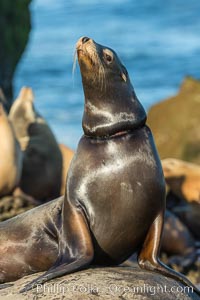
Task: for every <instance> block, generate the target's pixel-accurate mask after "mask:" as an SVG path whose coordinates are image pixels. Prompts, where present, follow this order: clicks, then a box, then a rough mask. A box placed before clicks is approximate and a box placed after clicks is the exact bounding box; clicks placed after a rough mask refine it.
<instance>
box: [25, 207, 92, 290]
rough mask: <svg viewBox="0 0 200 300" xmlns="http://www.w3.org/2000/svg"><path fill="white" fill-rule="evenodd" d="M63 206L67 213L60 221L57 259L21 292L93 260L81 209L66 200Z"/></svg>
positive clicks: (86, 226)
mask: <svg viewBox="0 0 200 300" xmlns="http://www.w3.org/2000/svg"><path fill="white" fill-rule="evenodd" d="M64 206H65V207H64V214H65V211H66V212H67V213H66V214H65V217H64V221H63V223H62V229H61V230H62V233H61V240H60V243H59V255H58V259H57V260H56V262H55V264H54V265H53V266H52V267H51V268H50V269H49V270H48V271H47V272H46V273H44V274H43V275H41V276H40V277H38V278H36V279H35V280H33V281H32V282H30V283H28V284H27V285H26V286H25V287H24V288H23V289H22V290H21V291H20V292H21V293H23V292H26V291H28V290H30V289H32V288H34V287H35V286H37V284H43V283H45V282H46V281H49V280H51V279H53V278H56V277H60V276H63V275H66V274H69V273H73V272H76V271H79V270H81V269H84V268H85V267H86V266H88V265H89V264H90V263H91V261H92V260H93V253H94V250H93V244H92V239H91V234H90V230H89V227H88V224H87V221H86V218H85V216H84V214H83V212H82V209H81V208H80V207H79V208H76V207H74V205H72V204H71V203H69V202H68V201H67V203H65V205H64Z"/></svg>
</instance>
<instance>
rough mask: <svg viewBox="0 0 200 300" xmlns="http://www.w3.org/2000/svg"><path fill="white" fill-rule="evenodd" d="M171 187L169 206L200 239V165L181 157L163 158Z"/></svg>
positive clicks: (165, 174) (164, 169)
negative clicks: (180, 158)
mask: <svg viewBox="0 0 200 300" xmlns="http://www.w3.org/2000/svg"><path fill="white" fill-rule="evenodd" d="M162 166H163V171H164V176H165V180H166V183H167V185H168V187H169V193H168V195H167V206H171V208H170V210H171V211H173V212H174V213H175V214H176V215H177V216H178V217H179V218H180V219H181V221H182V222H183V223H184V224H185V225H186V226H187V227H188V228H189V229H190V231H191V232H192V234H193V235H194V237H195V238H196V239H199V240H200V166H198V165H196V164H193V163H189V162H185V161H182V160H179V159H174V158H168V159H164V160H162Z"/></svg>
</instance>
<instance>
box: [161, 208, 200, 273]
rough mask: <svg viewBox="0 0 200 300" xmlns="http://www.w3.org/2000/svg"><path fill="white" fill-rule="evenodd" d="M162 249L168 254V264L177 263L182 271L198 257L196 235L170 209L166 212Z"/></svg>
mask: <svg viewBox="0 0 200 300" xmlns="http://www.w3.org/2000/svg"><path fill="white" fill-rule="evenodd" d="M161 251H162V252H165V253H167V254H168V256H169V257H168V265H171V266H173V265H177V266H178V267H179V269H180V270H182V271H184V269H185V268H188V267H189V266H191V265H192V264H193V263H194V262H195V260H196V258H197V252H196V247H195V239H194V237H193V236H192V234H191V232H190V231H189V230H188V228H187V227H186V226H185V225H184V224H183V223H182V222H181V221H180V220H179V218H177V217H176V216H175V215H174V214H172V213H171V212H170V211H169V210H166V212H165V224H164V230H163V236H162V243H161Z"/></svg>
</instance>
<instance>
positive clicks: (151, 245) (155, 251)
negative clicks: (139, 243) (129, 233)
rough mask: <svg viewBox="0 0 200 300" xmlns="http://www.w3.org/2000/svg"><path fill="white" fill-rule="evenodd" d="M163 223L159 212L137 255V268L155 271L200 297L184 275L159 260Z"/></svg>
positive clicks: (162, 215)
mask: <svg viewBox="0 0 200 300" xmlns="http://www.w3.org/2000/svg"><path fill="white" fill-rule="evenodd" d="M163 223H164V211H161V212H160V213H159V214H158V215H157V217H156V218H155V220H154V221H153V223H152V225H151V226H150V229H149V231H148V233H147V236H146V239H145V242H144V244H143V247H142V249H141V251H140V253H139V255H138V264H139V266H140V267H141V268H142V269H146V270H149V271H155V272H158V273H161V274H162V275H165V276H167V277H171V278H173V279H175V280H178V281H179V282H181V283H183V284H184V285H187V286H189V287H192V288H193V290H194V291H195V292H196V293H197V294H198V295H200V291H199V290H198V289H197V288H196V287H195V286H194V285H193V284H192V283H191V282H190V281H189V280H188V279H187V278H186V277H185V276H184V275H182V274H181V273H178V272H176V271H174V270H173V269H170V268H169V267H168V266H166V265H165V264H163V263H162V262H161V261H160V260H159V258H158V255H159V251H160V244H161V236H162V228H163Z"/></svg>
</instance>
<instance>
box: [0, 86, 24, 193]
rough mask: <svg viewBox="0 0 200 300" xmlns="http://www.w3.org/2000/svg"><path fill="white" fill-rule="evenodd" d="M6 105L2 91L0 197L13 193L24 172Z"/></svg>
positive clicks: (0, 98) (0, 96)
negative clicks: (5, 108)
mask: <svg viewBox="0 0 200 300" xmlns="http://www.w3.org/2000/svg"><path fill="white" fill-rule="evenodd" d="M4 103H6V100H5V98H4V95H3V92H2V90H1V89H0V197H2V196H4V195H8V194H11V193H12V191H13V190H14V189H15V187H16V186H17V185H18V183H19V180H20V176H21V171H22V152H21V150H20V146H19V143H18V141H17V139H16V138H15V134H14V130H13V128H12V124H11V123H10V121H9V120H8V117H7V114H6V112H5V110H4Z"/></svg>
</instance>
